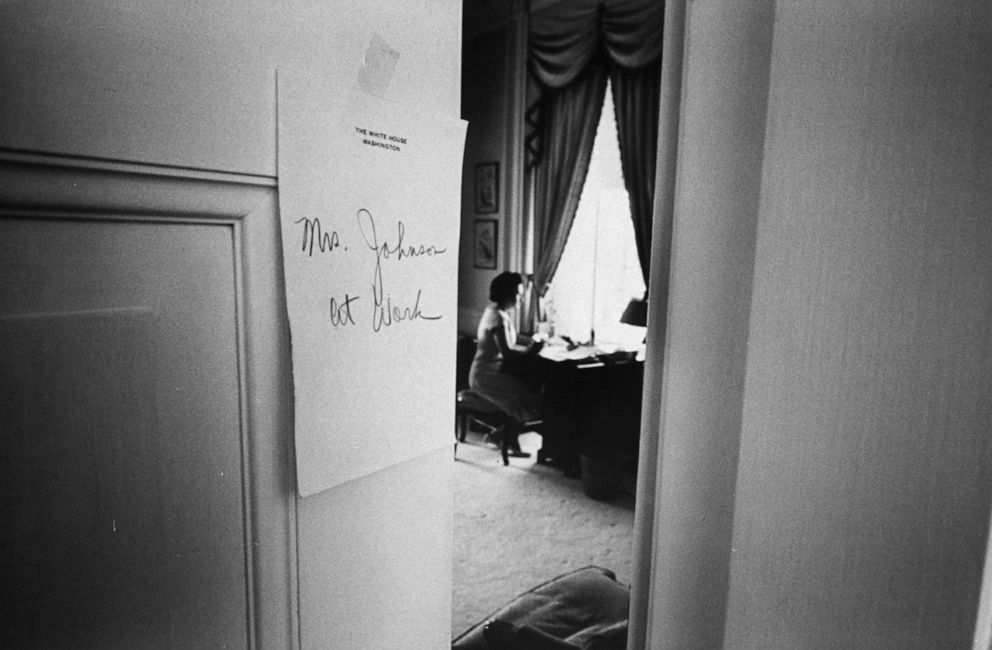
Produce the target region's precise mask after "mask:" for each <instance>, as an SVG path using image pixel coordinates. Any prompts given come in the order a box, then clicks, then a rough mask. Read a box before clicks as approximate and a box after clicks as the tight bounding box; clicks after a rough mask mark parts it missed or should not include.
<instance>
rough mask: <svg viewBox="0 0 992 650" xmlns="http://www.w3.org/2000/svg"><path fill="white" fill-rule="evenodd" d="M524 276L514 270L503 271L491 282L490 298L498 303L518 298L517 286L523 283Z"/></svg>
mask: <svg viewBox="0 0 992 650" xmlns="http://www.w3.org/2000/svg"><path fill="white" fill-rule="evenodd" d="M523 281H524V278H523V276H522V275H520V274H519V273H514V272H513V271H503V272H502V273H500V274H499V275H497V276H496V277H495V278H493V281H492V282H490V283H489V299H490V300H492V301H493V302H494V303H496V304H497V305H501V304H503V303H504V302H506V301H508V300H516V298H517V287H518V286H519V285H521V284H523Z"/></svg>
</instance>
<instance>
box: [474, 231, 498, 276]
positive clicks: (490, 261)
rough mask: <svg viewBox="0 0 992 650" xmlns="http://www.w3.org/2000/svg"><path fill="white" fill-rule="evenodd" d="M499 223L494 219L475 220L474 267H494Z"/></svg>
mask: <svg viewBox="0 0 992 650" xmlns="http://www.w3.org/2000/svg"><path fill="white" fill-rule="evenodd" d="M498 234H499V223H498V222H497V221H496V220H495V219H476V220H475V240H474V247H475V268H477V269H495V268H496V253H497V252H498V248H499V239H498Z"/></svg>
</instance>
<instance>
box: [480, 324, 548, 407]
mask: <svg viewBox="0 0 992 650" xmlns="http://www.w3.org/2000/svg"><path fill="white" fill-rule="evenodd" d="M500 327H501V328H503V333H504V334H505V335H506V341H507V343H508V344H509V345H513V344H514V343H515V342H516V340H517V330H516V328H515V327H514V325H513V321H512V320H511V319H510V317H509V315H508V314H507V313H506V312H505V311H503V310H501V309H497V308H496V307H494V306H489V307H486V310H485V311H484V312H483V314H482V318H481V319H480V320H479V328H478V330H477V331H476V341H477V343H476V348H475V357H474V358H473V359H472V367H471V368H470V369H469V373H468V385H469V388H471V389H472V390H474V391H475V392H477V393H479V394H480V395H482V396H483V397H485V398H486V399H488V400H489V401H491V402H493V403H494V404H496V405H497V406H499V407H500V409H502V410H503V412H504V413H506V414H507V415H509V416H510V417H512V418H514V419H515V420H517V421H519V422H527V421H529V420H532V419H534V418H535V417H536V416H537V411H538V410H539V408H540V395H539V394H538V392H537V391H535V390H534V388H533V387H531V386H529V385H528V384H527V383H526V382H524V381H522V380H520V379H518V378H517V377H514V376H513V375H511V374H509V373H507V372H506V371H505V369H504V367H503V355H502V353H501V352H500V349H499V344H498V343H497V342H496V337H495V335H494V333H493V329H495V328H500Z"/></svg>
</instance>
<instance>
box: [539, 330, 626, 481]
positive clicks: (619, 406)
mask: <svg viewBox="0 0 992 650" xmlns="http://www.w3.org/2000/svg"><path fill="white" fill-rule="evenodd" d="M521 370H522V371H523V372H524V373H526V374H527V375H528V376H529V377H530V378H531V379H532V380H535V381H537V382H540V384H541V385H542V387H543V392H544V421H545V425H544V431H543V434H544V440H543V446H542V449H541V452H542V453H541V454H540V456H539V460H544V459H545V458H548V459H550V460H551V461H552V462H553V463H554V464H559V465H561V466H562V467H563V468H564V469H565V470H566V471H569V470H573V471H574V470H575V469H576V468H577V467H578V458H579V454H580V453H581V451H582V450H584V449H589V448H591V447H607V448H610V449H614V450H617V451H620V452H621V453H622V454H624V455H625V456H626V457H627V458H629V459H630V460H631V461H634V462H636V458H637V447H638V437H639V433H640V416H641V387H642V384H643V379H644V363H643V361H641V360H638V359H636V358H635V357H634V355H633V353H617V354H604V353H599V354H596V353H595V351H594V350H590V349H585V350H583V349H581V348H579V349H576V350H572V351H570V352H567V351H566V350H564V349H561V348H546V349H545V350H542V351H541V354H540V355H534V356H532V357H529V358H527V359H526V361H524V363H522V364H521Z"/></svg>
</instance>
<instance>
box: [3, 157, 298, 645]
mask: <svg viewBox="0 0 992 650" xmlns="http://www.w3.org/2000/svg"><path fill="white" fill-rule="evenodd" d="M7 219H26V220H47V219H58V220H87V221H100V222H141V223H148V222H152V223H169V224H179V225H185V224H189V225H191V226H193V225H199V226H202V225H218V226H225V227H228V228H229V229H230V234H231V238H232V241H231V249H230V250H232V251H233V255H234V259H233V268H234V277H233V278H231V282H232V284H233V290H234V296H235V314H234V315H233V318H234V322H235V328H236V331H235V332H234V333H233V335H234V336H236V338H237V341H236V349H237V390H238V395H237V400H238V405H239V418H240V421H239V422H238V423H237V428H238V430H239V432H240V445H241V476H242V485H241V502H242V513H241V514H242V517H243V530H244V568H245V579H246V580H245V583H246V585H247V591H248V593H247V594H246V598H247V610H248V611H247V613H246V614H247V620H248V621H249V628H250V629H249V630H248V631H247V633H248V643H249V647H252V648H290V647H299V645H300V634H299V629H298V621H297V611H298V607H297V600H298V595H297V592H298V587H297V583H298V580H297V573H296V567H297V544H296V507H295V496H294V489H293V486H294V485H295V477H294V476H293V471H294V469H293V461H292V458H293V456H292V439H291V433H292V430H291V420H292V410H291V409H292V384H291V376H290V366H289V361H288V359H289V355H288V351H289V335H288V326H287V321H286V316H285V309H284V304H285V301H284V289H283V280H282V274H281V251H280V239H279V224H278V208H277V193H276V180H275V179H274V178H271V177H266V176H251V175H242V174H228V173H222V172H214V171H198V170H191V169H182V168H173V167H163V166H155V165H148V166H145V165H137V164H133V163H117V162H112V161H101V160H94V159H82V158H73V157H64V156H45V155H40V154H31V153H24V152H12V151H4V150H0V220H7Z"/></svg>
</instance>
